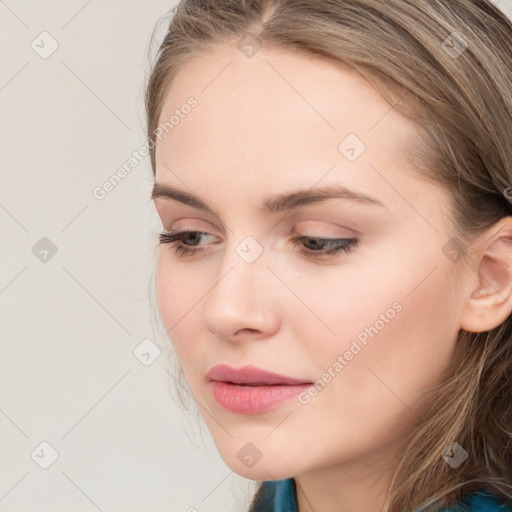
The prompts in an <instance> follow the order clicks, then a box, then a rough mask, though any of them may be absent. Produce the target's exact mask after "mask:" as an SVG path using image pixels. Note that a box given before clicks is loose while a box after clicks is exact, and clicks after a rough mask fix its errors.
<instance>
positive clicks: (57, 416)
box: [0, 0, 512, 512]
mask: <svg viewBox="0 0 512 512" xmlns="http://www.w3.org/2000/svg"><path fill="white" fill-rule="evenodd" d="M495 3H497V4H499V6H500V7H502V8H503V9H504V10H505V11H506V12H507V13H508V14H509V15H510V16H512V0H497V1H496V2H495ZM174 5H175V2H174V1H170V0H169V1H167V0H165V1H164V0H151V1H148V0H146V1H144V2H143V1H139V2H132V3H130V4H129V5H128V3H127V2H123V1H121V0H104V1H102V2H100V1H98V0H89V1H85V0H68V1H66V2H63V1H45V2H36V1H24V2H22V1H16V0H0V48H1V50H0V52H1V53H0V55H1V59H0V112H1V116H0V144H1V145H0V176H1V185H0V233H1V237H0V254H1V265H0V322H1V337H0V347H1V355H0V454H1V463H0V512H2V511H5V512H17V511H38V512H46V511H48V512H50V511H51V512H59V511H66V512H67V511H69V510H73V511H76V512H82V511H84V512H85V511H91V512H94V511H96V510H100V511H104V512H107V511H109V512H118V511H119V512H121V511H123V512H130V511H144V512H157V511H172V512H178V511H184V512H195V511H197V512H220V511H222V512H227V511H233V512H235V511H243V510H245V508H246V507H247V505H248V499H249V494H250V491H251V489H252V488H253V487H252V482H250V481H247V480H245V479H243V478H241V477H239V476H238V475H236V474H235V473H233V472H232V471H231V470H230V469H229V468H228V467H227V466H226V465H225V464H224V462H223V461H222V459H221V458H220V456H219V454H218V453H217V451H216V449H215V447H214V445H213V442H212V440H211V438H210V436H209V434H208V433H207V432H206V433H205V435H203V436H201V435H200V430H199V429H198V427H197V424H196V423H195V422H194V421H193V419H191V417H190V416H187V414H185V413H183V412H182V411H181V410H180V409H179V407H178V406H177V403H176V402H175V400H174V398H173V395H172V394H171V392H170V388H172V386H173V384H174V381H173V379H172V377H171V373H172V365H171V363H170V362H169V354H168V353H167V352H166V351H165V348H166V347H168V344H167V343H166V341H167V340H166V339H165V338H164V336H163V335H162V334H163V333H164V332H165V329H164V328H163V327H162V326H161V324H160V323H159V319H158V318H155V311H154V309H155V307H156V305H155V306H153V304H154V291H152V289H154V286H153V279H154V267H155V264H156V252H155V251H154V247H155V246H156V242H157V238H156V233H157V232H158V230H159V228H160V225H159V222H158V217H157V215H156V213H155V212H154V210H153V207H152V205H151V203H150V202H149V201H148V198H149V194H150V190H151V186H152V175H151V168H150V163H149V157H146V158H145V159H144V160H142V161H141V162H140V163H138V165H136V166H134V167H133V168H132V170H131V172H130V173H129V174H127V176H126V177H125V178H124V179H123V180H122V182H121V183H119V184H118V185H117V186H116V187H115V188H114V189H113V190H112V191H110V192H109V193H108V194H107V195H106V197H104V198H103V199H101V200H99V199H97V198H95V197H94V195H93V190H94V189H95V188H96V187H100V186H102V184H103V183H104V182H105V181H107V180H108V179H109V177H110V176H111V175H112V174H114V173H115V172H116V170H117V169H119V167H121V166H122V165H123V164H125V163H126V162H127V161H128V159H129V158H130V157H131V156H132V153H133V151H136V150H137V149H138V148H140V147H141V146H142V145H143V144H144V142H145V140H144V122H145V120H144V109H143V83H144V78H145V76H146V74H147V72H148V65H149V61H148V58H147V49H148V44H149V39H150V35H151V33H152V30H153V27H154V26H155V24H156V23H157V22H158V20H159V19H160V20H161V21H160V24H161V30H163V29H165V24H166V21H167V20H168V15H167V17H165V16H164V14H165V13H166V12H167V11H168V10H169V9H171V8H172V7H174ZM162 16H164V17H163V18H162ZM43 32H47V34H43V35H41V34H42V33H43ZM48 34H49V35H48ZM56 45H58V47H56V49H55V50H54V51H53V53H51V55H49V53H50V52H51V51H52V50H53V49H54V47H55V46H56ZM55 250H56V252H55ZM144 339H149V340H151V341H149V342H148V341H146V342H145V343H146V345H143V346H142V347H143V349H141V352H142V353H143V354H145V355H143V356H140V355H139V358H137V357H136V354H137V353H138V352H137V350H136V347H138V345H139V344H140V343H141V342H142V340H144ZM158 346H160V347H161V348H162V352H161V354H160V356H159V357H156V359H155V360H154V361H153V362H152V363H151V364H149V362H150V361H152V360H153V358H155V356H157V355H158V352H157V348H156V347H158ZM148 347H149V350H148ZM134 350H135V353H134ZM203 429H204V430H206V427H204V426H203ZM43 442H46V443H49V445H50V446H51V447H50V446H48V445H45V444H43V445H41V443H43ZM52 450H55V452H56V453H57V454H58V457H57V458H56V460H54V461H53V463H51V465H49V467H47V468H46V469H44V468H43V467H42V466H45V465H48V464H49V463H50V462H52V453H54V452H53V451H52Z"/></svg>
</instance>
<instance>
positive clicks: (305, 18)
mask: <svg viewBox="0 0 512 512" xmlns="http://www.w3.org/2000/svg"><path fill="white" fill-rule="evenodd" d="M172 12H173V16H172V18H171V21H170V23H169V26H168V30H167V33H166V34H165V37H164V39H163V42H162V43H161V45H160V47H159V49H158V52H157V54H156V56H155V62H154V63H153V68H152V71H151V74H150V76H149V77H148V82H147V86H146V96H145V101H146V112H147V137H148V141H149V143H150V157H151V165H152V168H153V173H155V149H154V148H155V143H156V142H155V134H156V133H157V127H158V124H159V122H160V115H161V110H162V103H163V101H164V99H165V96H166V92H167V91H168V89H169V86H170V84H171V82H172V80H173V78H174V77H175V76H176V74H177V73H178V71H179V70H180V68H181V66H182V65H183V64H184V63H185V62H186V61H187V59H189V58H191V57H194V56H196V55H197V54H199V53H201V51H203V50H206V49H208V47H211V46H212V45H217V44H223V45H231V44H232V45H236V44H237V43H238V42H239V41H240V40H242V38H243V37H247V36H248V35H250V37H251V38H253V39H252V41H255V40H257V41H258V42H259V44H261V45H262V46H264V47H265V46H267V47H274V48H281V49H283V50H294V51H297V50H299V51H303V52H305V53H308V54H310V55H315V56H318V57H322V58H328V59H332V61H333V62H334V63H343V64H345V65H347V66H349V67H351V68H352V69H353V70H355V71H357V72H359V73H360V74H361V75H362V76H363V77H364V78H366V79H367V80H368V81H369V82H370V83H371V84H372V85H373V86H374V87H375V88H376V89H377V90H378V91H379V92H380V93H381V94H382V95H383V96H384V97H385V98H386V99H387V100H388V101H389V103H390V104H391V105H392V106H393V107H394V108H396V109H397V110H398V111H399V112H401V113H402V114H404V115H406V116H408V117H409V118H411V119H412V120H414V121H415V122H416V123H417V127H418V134H419V135H421V136H420V137H418V140H417V141H416V143H414V144H413V143H412V142H411V147H410V148H409V153H410V157H411V161H412V162H414V172H416V173H417V174H418V176H420V177H422V179H426V180H431V181H432V182H435V183H437V184H441V185H442V186H444V187H446V189H447V190H449V191H450V192H451V198H452V204H451V209H450V212H449V213H450V216H449V217H448V218H447V219H446V221H447V223H449V227H450V230H451V233H452V234H453V238H452V242H453V244H454V247H455V248H456V250H458V251H460V254H461V257H460V258H456V260H454V270H455V271H456V270H459V269H460V268H461V266H462V265H465V264H466V263H467V262H466V260H465V257H464V256H465V252H466V250H467V248H468V247H471V244H472V242H473V241H474V240H475V237H477V236H478V235H480V234H481V233H482V232H483V231H484V230H486V229H487V228H489V227H490V226H491V225H492V224H494V223H495V222H497V221H498V220H499V219H500V218H502V217H504V216H508V215H512V208H511V204H510V202H509V200H508V199H509V198H512V193H511V192H512V188H511V185H510V184H511V182H512V143H511V142H512V141H511V134H512V87H511V83H512V23H511V22H510V20H509V19H508V18H507V17H506V16H505V15H504V14H503V12H501V11H500V10H499V9H498V8H497V7H496V6H495V5H493V4H492V3H491V1H488V0H445V1H440V0H380V1H379V0H182V1H181V2H180V3H179V4H178V5H177V7H176V8H175V9H173V10H172ZM440 250H441V247H440ZM458 346H459V347H460V352H459V357H458V358H457V360H456V361H455V362H454V365H453V368H452V371H451V372H450V373H449V374H447V375H446V378H445V379H444V380H443V382H442V383H440V384H439V386H437V387H436V388H435V389H431V390H429V391H428V397H426V402H425V403H428V406H429V410H428V413H427V414H426V418H427V419H425V420H424V421H422V422H420V423H419V424H418V425H417V427H416V428H415V429H414V430H413V431H412V432H411V433H410V436H409V437H408V438H407V439H405V440H404V447H403V449H402V450H401V452H400V453H401V455H400V457H399V459H398V460H396V461H395V464H394V466H393V467H392V468H390V470H391V471H392V473H391V474H392V480H391V484H390V487H389V490H388V494H387V499H386V503H385V505H384V509H383V510H384V511H385V512H404V511H409V510H416V509H418V508H420V507H422V511H425V512H427V511H430V510H436V509H437V508H439V507H440V506H446V505H450V504H453V503H455V502H456V501H458V500H460V499H461V498H463V497H464V496H465V495H466V494H468V493H470V492H473V491H475V490H476V489H478V488H482V487H485V488H487V489H489V490H491V491H492V492H494V493H495V494H496V495H497V496H498V497H500V498H501V499H502V501H504V502H505V503H509V504H512V485H511V484H512V443H511V440H512V384H511V383H512V320H511V318H510V317H509V318H507V320H506V321H505V322H504V323H503V324H501V325H500V326H498V327H496V328H495V329H493V330H491V331H487V332H482V333H471V332H467V331H464V330H461V331H460V332H459V340H458ZM427 398H428V400H427ZM454 441H456V442H457V443H458V444H459V445H460V446H461V447H463V449H464V450H465V451H466V452H467V453H468V454H469V457H468V459H467V460H466V461H465V462H464V463H463V464H462V465H461V466H460V467H458V468H457V469H454V468H453V467H450V465H449V464H447V463H446V462H445V460H443V458H442V455H443V453H445V451H446V449H447V448H448V447H449V446H450V445H451V444H452V443H453V442H454ZM260 490H261V486H260V487H259V491H260ZM256 497H257V495H256V496H255V498H254V499H253V503H252V505H251V510H252V509H253V507H254V506H255V502H256Z"/></svg>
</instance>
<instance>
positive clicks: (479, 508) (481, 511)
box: [439, 490, 512, 512]
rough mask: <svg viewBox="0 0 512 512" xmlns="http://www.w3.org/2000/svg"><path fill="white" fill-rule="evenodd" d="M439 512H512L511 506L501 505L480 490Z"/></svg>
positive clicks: (492, 496)
mask: <svg viewBox="0 0 512 512" xmlns="http://www.w3.org/2000/svg"><path fill="white" fill-rule="evenodd" d="M439 512H512V505H510V504H506V503H503V502H502V501H501V500H500V499H499V498H498V497H497V496H496V495H495V494H493V493H492V492H489V491H485V490H480V491H477V492H474V493H472V494H470V495H469V496H467V497H466V498H465V499H464V500H462V501H461V502H460V503H458V504H457V505H455V506H452V507H445V508H443V509H441V510H440V511H439Z"/></svg>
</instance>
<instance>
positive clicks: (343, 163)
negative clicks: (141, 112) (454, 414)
mask: <svg viewBox="0 0 512 512" xmlns="http://www.w3.org/2000/svg"><path fill="white" fill-rule="evenodd" d="M229 63H230V65H229V66H228V67H226V66H227V65H228V64H229ZM269 64H271V65H269ZM222 70H223V71H222ZM276 70H277V71H278V72H276ZM221 71H222V73H221ZM212 80H213V81H212ZM207 84H209V85H208V87H206V85H207ZM205 87H206V88H205ZM191 95H193V96H195V97H196V98H197V100H198V106H197V107H196V108H195V109H194V110H192V112H191V113H190V114H189V115H188V116H186V117H185V118H184V119H182V120H181V121H180V124H179V125H177V126H175V127H174V129H173V130H172V131H170V132H169V134H168V135H166V136H164V137H163V138H162V140H161V141H159V142H158V145H157V149H156V182H158V183H162V184H167V185H170V186H173V187H176V188H180V189H181V190H183V191H185V192H188V193H192V194H194V195H195V196H197V197H199V198H200V199H201V200H202V201H203V202H205V203H206V204H207V205H208V206H209V207H210V208H211V209H212V210H213V211H214V212H215V214H211V213H206V212H204V211H202V210H200V209H196V208H194V207H192V206H189V205H185V204H182V203H180V202H178V201H175V200H172V199H168V198H155V201H154V202H155V207H156V210H157V212H158V215H159V217H160V219H161V222H162V226H163V228H164V229H169V228H174V229H180V230H181V229H182V230H183V231H187V230H199V231H203V230H204V231H205V232H207V233H209V235H210V236H206V237H203V238H199V239H198V241H196V242H194V241H192V242H190V241H189V242H188V243H189V244H191V246H192V247H196V248H199V250H198V251H197V252H196V253H195V254H193V255H191V256H187V255H186V256H179V255H176V254H175V249H174V248H173V247H172V246H171V245H170V244H162V246H161V247H160V253H159V260H158V266H157V275H156V286H157V299H158V305H159V310H160V314H161V317H162V320H163V323H164V325H165V327H166V329H167V330H168V331H169V337H170V340H171V342H172V344H173V347H174V349H175V350H176V353H177V355H178V357H179V360H180V362H181V365H182V367H183V369H184V373H185V376H186V379H187V382H188V384H189V387H190V390H191V392H192V394H193V396H194V398H195V400H196V401H197V402H198V404H199V405H200V410H201V413H202V414H203V417H204V420H205V422H206V424H207V427H208V429H209V430H210V432H211V435H212V437H213V440H214V442H215V444H216V446H217V449H218V450H219V453H220V455H221V456H222V458H223V459H224V461H225V462H226V464H227V465H228V466H229V467H230V468H231V469H232V470H233V471H235V472H236V473H238V474H240V475H242V476H244V477H246V478H249V479H253V480H274V479H283V478H289V477H294V478H295V481H296V483H297V487H298V503H299V509H300V512H309V511H322V512H331V511H332V512H334V511H336V512H340V511H350V512H357V511H365V512H371V511H378V510H380V508H381V507H382V504H383V502H384V494H385V489H386V485H387V484H388V483H389V472H388V471H387V469H386V468H387V465H388V464H389V463H390V461H392V460H394V458H395V457H396V454H397V452H398V450H399V449H400V446H399V443H400V441H401V440H403V439H404V437H405V435H406V434H407V432H409V431H410V430H411V428H412V427H413V426H414V425H415V424H416V423H417V422H418V421H421V410H420V408H419V407H417V406H416V400H417V399H418V398H419V397H421V396H423V395H424V394H425V392H426V391H427V390H428V389H429V388H431V387H432V386H434V385H436V384H437V383H438V382H440V380H441V378H442V376H443V372H444V371H445V370H447V369H448V368H449V366H450V364H451V363H452V362H453V358H454V357H455V354H456V349H457V343H456V340H457V333H458V331H459V329H460V328H467V329H468V330H473V331H483V330H488V329H490V328H492V327H494V326H496V325H499V324H500V323H501V322H502V321H503V320H504V319H505V318H506V317H507V316H508V315H509V314H510V303H509V302H508V299H509V295H510V288H511V286H510V283H511V278H510V275H511V271H510V263H509V262H508V260H509V259H510V258H507V251H510V246H509V244H508V243H506V242H505V241H504V240H505V239H504V238H501V237H502V235H503V236H505V235H510V233H511V225H510V222H509V219H508V218H507V219H504V221H503V222H500V224H499V225H495V226H493V227H492V229H491V230H489V231H488V232H486V233H484V235H483V236H482V237H481V238H480V239H479V240H477V242H478V243H477V244H476V249H475V250H474V251H470V252H469V254H468V258H469V260H468V261H469V263H470V265H469V266H468V268H465V267H464V268H462V267H461V266H460V265H456V264H454V262H453V261H452V260H451V259H449V258H448V257H447V256H446V255H445V253H444V252H443V251H442V248H443V246H444V245H445V244H446V243H447V242H448V240H449V239H450V238H451V236H452V234H451V233H449V232H448V231H447V228H446V218H447V215H448V213H447V211H448V210H447V209H448V205H449V200H450V196H449V194H448V192H447V191H445V190H443V189H441V188H440V187H438V186H436V185H434V184H430V183H427V182H425V181H424V180H421V179H419V177H418V176H417V175H415V174H414V172H413V169H412V164H411V162H410V161H409V160H408V159H407V157H406V154H405V152H404V151H403V149H404V148H406V147H407V146H408V144H410V143H411V141H412V140H413V139H414V137H415V136H416V135H417V131H416V127H415V126H414V125H412V124H411V123H410V122H409V121H408V120H407V119H406V118H405V117H403V116H401V115H400V114H399V113H398V112H397V111H396V110H395V109H390V105H389V104H388V103H387V102H386V101H385V100H384V99H383V98H382V96H380V95H379V94H378V93H377V92H376V90H375V89H373V88H372V87H371V85H370V84H369V83H368V82H366V81H365V80H364V79H363V78H362V77H360V76H359V75H357V74H355V73H354V72H352V71H350V70H348V69H346V68H344V67H342V66H338V65H335V64H333V63H332V62H329V61H326V60H323V59H320V58H318V57H316V58H312V57H309V56H305V55H302V54H300V53H292V52H290V51H282V50H276V49H273V50H268V49H265V48H262V49H260V50H259V51H258V53H256V55H254V56H253V57H252V58H247V57H246V56H245V55H244V54H243V53H241V52H240V51H239V50H238V49H237V48H236V47H214V48H212V49H210V50H208V52H206V53H203V54H201V55H199V56H198V57H196V58H194V59H193V60H191V61H189V62H188V63H186V64H185V65H184V66H183V67H182V68H181V70H180V71H179V73H178V75H177V77H176V79H175V80H174V81H173V83H172V86H171V88H170V89H169V90H168V92H167V96H166V99H165V102H164V105H163V109H162V114H161V120H165V119H168V118H169V117H170V115H171V114H172V112H173V111H174V110H175V109H176V108H179V107H180V106H181V105H183V103H185V102H186V100H187V98H188V97H189V96H191ZM350 133H353V134H356V135H357V136H358V137H359V138H360V139H361V140H363V141H364V144H365V145H366V150H365V151H364V152H363V153H362V154H361V155H360V156H359V157H358V158H357V159H356V160H355V161H353V162H351V161H349V160H347V158H346V157H345V156H344V155H343V154H342V153H341V152H340V151H339V150H338V145H339V144H340V142H341V141H342V140H343V139H344V138H345V137H346V136H347V135H348V134H350ZM327 184H341V185H345V186H348V187H350V188H353V189H355V190H358V191H360V192H363V193H365V194H367V195H370V196H372V197H375V198H377V199H378V200H379V201H381V202H382V203H383V204H384V205H385V208H382V207H378V206H372V205H366V204H359V203H356V202H351V201H348V200H344V199H330V200H327V201H325V202H323V203H316V204H310V205H308V206H306V207H302V208H300V209H298V210H296V211H295V210H290V211H288V212H279V213H263V212H261V211H259V207H260V205H261V204H262V202H263V200H264V198H267V197H268V196H269V195H274V194H279V193H284V192H290V191H293V190H297V189H311V188H313V187H314V188H317V187H319V186H323V185H327ZM498 231H500V234H499V236H498V235H496V236H495V233H497V232H498ZM247 236H251V237H253V238H254V239H255V240H257V242H258V244H259V245H260V246H261V249H262V251H263V252H262V254H261V255H260V256H259V257H258V258H256V260H255V261H254V262H252V263H250V264H249V263H247V262H246V261H244V259H242V258H241V257H240V256H239V255H238V253H237V252H236V248H237V246H238V245H239V244H240V243H241V242H242V240H244V238H245V237H247ZM296 236H310V237H324V238H329V237H331V238H336V237H347V238H350V237H355V238H357V239H358V244H357V246H356V247H355V248H354V249H353V250H352V251H351V252H350V253H343V252H341V253H339V254H337V255H334V256H330V257H326V258H323V259H318V260H317V259H313V258H312V257H310V256H307V255H306V254H305V253H304V252H301V250H307V249H308V248H309V249H311V245H309V246H308V245H307V242H303V243H302V244H299V245H293V244H292V242H291V240H292V238H293V237H296ZM183 245H187V243H186V242H185V243H184V244H183ZM189 246H190V245H189ZM320 249H321V248H320ZM201 250H202V252H201ZM313 250H314V248H313ZM485 254H487V255H488V256H489V257H487V258H484V255H485ZM482 287H483V288H485V289H486V290H487V292H486V294H485V295H478V293H477V292H478V290H479V289H480V288H482ZM397 301H398V303H399V304H400V305H401V306H402V308H401V310H400V311H399V312H397V313H396V314H395V315H394V318H393V319H392V320H389V321H388V322H387V323H386V324H385V327H384V328H382V329H381V330H379V332H378V335H377V336H375V337H374V338H369V339H368V342H367V345H366V346H364V347H363V348H362V350H361V351H360V352H358V353H357V355H356V356H354V357H353V358H352V360H350V361H348V364H346V366H344V367H343V369H342V370H341V371H340V372H338V373H335V375H336V376H335V377H334V378H332V379H331V381H330V382H329V383H328V384H327V385H326V386H325V388H324V389H322V390H321V391H320V392H318V394H317V396H315V397H313V398H312V399H311V401H310V402H309V403H308V404H302V403H300V402H299V401H298V400H297V399H292V400H289V401H287V402H285V403H284V404H282V405H280V406H279V407H277V408H276V409H274V410H271V411H267V412H265V413H261V414H256V415H244V414H236V413H232V412H229V411H226V410H225V409H223V408H222V407H221V406H220V405H219V404H218V403H217V402H216V401H215V399H214V397H213V395H212V393H211V391H210V389H209V387H208V385H207V379H206V376H205V375H206V373H207V371H208V370H209V369H210V368H211V367H212V366H214V365H216V364H218V363H226V364H229V365H231V366H235V367H240V366H243V365H245V364H253V365H255V366H258V367H260V368H264V369H267V370H270V371H274V372H276V373H280V374H284V375H287V376H291V377H296V378H304V379H307V380H309V381H311V382H314V381H316V380H317V379H319V378H321V376H322V374H324V372H326V371H327V369H328V368H329V367H332V365H333V363H334V362H335V361H336V360H337V357H338V355H340V354H344V353H345V352H346V351H347V350H348V349H349V348H350V344H351V342H352V341H353V340H354V339H355V338H356V336H357V335H358V334H359V333H361V331H363V330H364V328H365V327H368V326H370V325H373V324H374V323H375V322H376V320H378V319H379V318H380V315H381V314H385V312H386V311H387V310H389V309H392V304H393V303H396V302H397ZM248 442H251V443H253V444H254V445H255V446H256V447H257V449H258V450H259V451H260V452H261V454H262V456H261V459H260V460H259V461H258V462H257V463H256V464H254V465H253V466H252V467H246V465H244V464H243V463H242V462H241V460H240V459H239V458H238V457H237V452H238V451H239V450H240V449H241V448H242V447H243V446H244V445H245V444H246V443H248Z"/></svg>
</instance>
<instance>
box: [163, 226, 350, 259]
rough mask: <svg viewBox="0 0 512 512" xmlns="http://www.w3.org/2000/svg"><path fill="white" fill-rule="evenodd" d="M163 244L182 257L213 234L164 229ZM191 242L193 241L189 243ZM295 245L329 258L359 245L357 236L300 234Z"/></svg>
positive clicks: (189, 253) (304, 251) (309, 252)
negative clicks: (307, 246) (202, 238)
mask: <svg viewBox="0 0 512 512" xmlns="http://www.w3.org/2000/svg"><path fill="white" fill-rule="evenodd" d="M159 236H160V243H161V244H173V245H172V246H171V247H174V249H175V254H176V255H177V256H180V257H185V256H189V255H192V254H194V253H195V252H196V251H202V250H203V249H198V248H197V247H199V244H198V243H197V242H199V241H200V239H201V237H203V236H206V237H207V236H213V235H211V234H210V233H207V232H205V231H182V232H172V231H164V232H162V233H159ZM189 242H191V243H189ZM303 242H306V243H307V245H309V246H311V247H312V249H310V248H306V249H304V245H303ZM292 243H293V244H294V245H301V247H302V250H301V252H302V253H304V254H306V255H307V256H310V257H312V258H319V259H320V258H325V259H326V258H329V257H333V256H335V255H337V254H339V253H342V252H345V253H349V252H351V251H353V250H354V249H355V247H356V246H357V243H358V240H357V238H320V237H313V236H300V237H296V238H293V239H292Z"/></svg>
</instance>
